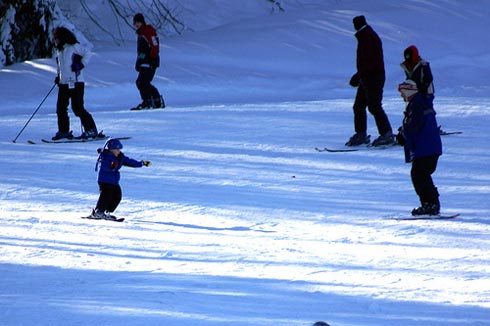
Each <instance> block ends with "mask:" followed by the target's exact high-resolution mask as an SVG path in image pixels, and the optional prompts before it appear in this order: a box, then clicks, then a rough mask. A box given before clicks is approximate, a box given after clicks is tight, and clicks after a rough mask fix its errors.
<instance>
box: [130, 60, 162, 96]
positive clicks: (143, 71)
mask: <svg viewBox="0 0 490 326" xmlns="http://www.w3.org/2000/svg"><path fill="white" fill-rule="evenodd" d="M155 72H156V69H153V68H143V67H142V68H140V70H139V74H138V78H137V79H136V87H138V90H139V91H140V96H141V99H142V100H143V101H144V102H146V103H151V100H152V99H153V101H158V102H160V93H159V92H158V89H157V88H156V87H155V86H153V85H152V84H151V82H152V80H153V77H155Z"/></svg>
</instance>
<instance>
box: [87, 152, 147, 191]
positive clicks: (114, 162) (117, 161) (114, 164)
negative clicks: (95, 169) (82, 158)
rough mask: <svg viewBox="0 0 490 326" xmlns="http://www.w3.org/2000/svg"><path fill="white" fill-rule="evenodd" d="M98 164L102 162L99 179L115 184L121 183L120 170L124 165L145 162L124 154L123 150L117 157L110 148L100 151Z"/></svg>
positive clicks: (99, 180)
mask: <svg viewBox="0 0 490 326" xmlns="http://www.w3.org/2000/svg"><path fill="white" fill-rule="evenodd" d="M98 164H100V167H99V177H98V179H97V181H98V182H102V183H109V184H113V185H117V184H119V179H120V178H121V176H120V174H119V170H120V169H121V167H122V166H123V165H125V166H129V167H133V168H140V167H142V166H143V162H141V161H136V160H133V159H132V158H129V157H127V156H124V154H123V153H122V152H121V153H120V154H119V156H117V157H116V156H114V154H112V153H111V152H110V151H109V150H104V151H102V153H100V156H99V160H98Z"/></svg>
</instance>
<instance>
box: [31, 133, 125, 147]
mask: <svg viewBox="0 0 490 326" xmlns="http://www.w3.org/2000/svg"><path fill="white" fill-rule="evenodd" d="M109 138H110V137H109V136H106V135H103V136H97V137H95V138H78V137H77V138H63V139H59V140H51V139H44V138H43V139H41V142H43V143H47V144H69V143H88V142H93V141H100V140H107V139H109ZM115 138H117V139H120V140H125V139H131V137H115ZM27 142H28V143H29V144H31V145H35V144H37V143H36V142H35V141H33V140H28V141H27Z"/></svg>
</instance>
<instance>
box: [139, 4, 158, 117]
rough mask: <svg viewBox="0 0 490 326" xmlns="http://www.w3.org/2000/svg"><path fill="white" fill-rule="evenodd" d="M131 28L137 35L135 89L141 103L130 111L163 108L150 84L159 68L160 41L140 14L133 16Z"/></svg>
mask: <svg viewBox="0 0 490 326" xmlns="http://www.w3.org/2000/svg"><path fill="white" fill-rule="evenodd" d="M133 26H134V28H135V29H136V34H137V35H138V43H137V58H136V65H135V69H136V71H137V72H138V78H137V79H136V87H137V88H138V90H139V92H140V96H141V100H142V102H141V103H140V104H139V105H138V106H136V107H134V108H132V109H131V110H145V109H158V108H165V102H164V100H163V97H162V96H161V95H160V93H159V92H158V89H157V88H156V87H155V86H154V85H152V83H151V82H152V80H153V77H155V73H156V70H157V68H158V67H159V66H160V54H159V51H160V41H159V39H158V35H157V32H156V30H155V29H154V28H153V26H151V25H149V24H146V21H145V17H144V16H143V14H141V13H138V14H136V15H134V17H133Z"/></svg>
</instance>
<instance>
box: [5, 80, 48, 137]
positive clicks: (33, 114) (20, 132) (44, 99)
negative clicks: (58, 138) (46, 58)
mask: <svg viewBox="0 0 490 326" xmlns="http://www.w3.org/2000/svg"><path fill="white" fill-rule="evenodd" d="M55 86H56V83H55V84H53V87H51V89H50V90H49V92H48V94H46V96H45V97H44V98H43V100H42V101H41V103H40V104H39V106H38V107H37V109H36V111H34V113H32V115H31V117H30V118H29V120H27V122H26V124H25V125H24V127H23V128H22V129H21V130H20V131H19V133H18V134H17V136H16V137H15V138H14V140H13V141H12V142H14V143H15V142H16V141H17V138H19V136H20V135H21V134H22V132H23V131H24V129H26V127H27V125H28V124H29V122H31V120H32V118H34V116H35V115H36V113H37V111H39V109H40V108H41V105H43V103H44V101H46V99H47V98H48V96H49V94H51V92H52V91H53V89H54V87H55Z"/></svg>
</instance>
